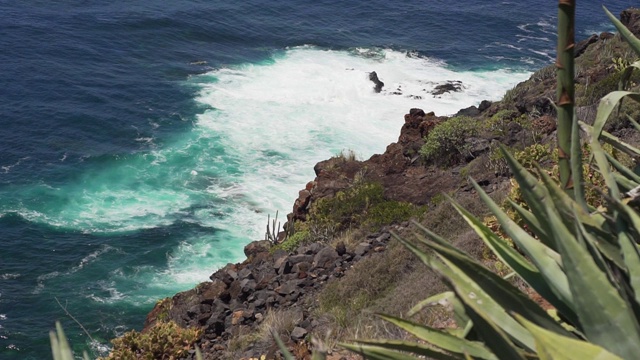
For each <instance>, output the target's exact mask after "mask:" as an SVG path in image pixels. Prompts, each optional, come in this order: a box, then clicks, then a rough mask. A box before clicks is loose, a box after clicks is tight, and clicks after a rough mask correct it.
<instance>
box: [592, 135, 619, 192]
mask: <svg viewBox="0 0 640 360" xmlns="http://www.w3.org/2000/svg"><path fill="white" fill-rule="evenodd" d="M591 153H592V154H593V156H594V158H595V159H596V163H597V164H598V170H600V174H601V175H602V177H603V178H604V181H605V183H606V184H607V188H608V189H609V195H611V196H612V197H614V198H616V199H619V198H620V189H618V184H617V183H616V180H615V178H614V177H613V175H612V172H611V170H609V162H608V161H607V157H606V155H605V152H604V150H603V149H602V146H600V142H598V140H597V139H596V138H592V139H591Z"/></svg>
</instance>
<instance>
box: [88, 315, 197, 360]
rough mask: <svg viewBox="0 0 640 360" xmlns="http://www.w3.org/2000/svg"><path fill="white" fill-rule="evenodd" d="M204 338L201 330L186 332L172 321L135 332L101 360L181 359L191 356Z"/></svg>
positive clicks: (127, 334)
mask: <svg viewBox="0 0 640 360" xmlns="http://www.w3.org/2000/svg"><path fill="white" fill-rule="evenodd" d="M201 335H202V330H201V329H197V328H190V329H184V328H181V327H180V326H178V324H176V323H175V322H173V321H169V322H158V323H156V324H155V325H154V326H153V327H152V328H151V329H149V330H148V331H147V332H144V333H139V332H137V331H134V330H133V331H129V332H127V333H125V334H124V335H122V336H121V337H119V338H116V339H114V340H112V341H111V342H112V344H113V349H112V350H111V353H109V356H107V357H106V358H99V359H98V360H120V359H149V360H155V359H162V360H165V359H166V360H173V359H181V358H184V357H186V356H187V355H189V351H191V350H193V349H194V345H195V343H196V341H198V339H200V336H201Z"/></svg>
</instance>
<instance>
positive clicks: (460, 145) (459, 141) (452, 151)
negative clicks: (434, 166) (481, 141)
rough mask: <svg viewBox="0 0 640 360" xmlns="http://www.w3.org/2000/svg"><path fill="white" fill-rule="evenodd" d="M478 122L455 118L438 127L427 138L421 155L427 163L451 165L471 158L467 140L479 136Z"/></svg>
mask: <svg viewBox="0 0 640 360" xmlns="http://www.w3.org/2000/svg"><path fill="white" fill-rule="evenodd" d="M477 126H478V125H477V121H476V120H474V119H472V118H469V117H466V116H458V117H453V118H451V119H449V120H447V121H445V122H442V123H440V124H438V125H436V126H435V127H434V128H433V130H431V131H430V132H429V134H428V135H427V136H426V138H425V144H424V145H423V146H422V148H421V149H420V154H421V155H422V156H423V157H424V159H425V160H426V161H437V162H440V163H450V162H453V161H456V160H459V159H461V158H462V159H464V158H466V157H468V156H470V155H471V154H470V152H469V144H468V143H467V141H466V139H468V138H469V137H473V136H476V135H477V134H478V129H477Z"/></svg>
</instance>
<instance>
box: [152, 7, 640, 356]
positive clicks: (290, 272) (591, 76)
mask: <svg viewBox="0 0 640 360" xmlns="http://www.w3.org/2000/svg"><path fill="white" fill-rule="evenodd" d="M621 18H622V20H623V22H624V23H625V24H626V25H627V26H628V27H629V28H630V29H631V30H632V31H633V32H634V33H636V35H640V10H636V9H631V10H625V11H624V12H623V13H622V15H621ZM605 50H606V51H607V54H608V55H607V56H609V57H607V58H603V57H602V55H601V54H602V53H603V51H605ZM626 51H627V49H626V45H625V44H624V43H622V42H621V40H620V39H619V38H618V37H617V36H614V35H613V34H608V33H603V34H600V35H594V36H592V37H590V38H589V39H586V40H584V41H582V42H580V43H579V44H578V45H577V47H576V57H577V58H576V63H577V68H578V70H577V72H578V74H577V77H576V82H577V87H576V89H577V91H576V92H577V98H578V99H577V101H578V103H579V105H580V106H579V108H578V115H579V117H580V118H581V119H582V120H586V121H589V120H590V119H592V117H593V116H594V114H595V112H594V104H596V103H597V101H598V100H599V98H600V97H601V96H602V95H604V94H606V92H608V91H611V90H613V88H612V87H613V86H614V85H616V84H617V80H616V76H618V75H617V74H618V72H617V70H616V69H615V67H614V66H612V59H611V57H613V58H616V57H623V56H628V53H627V52H626ZM554 75H555V72H554V69H553V66H550V67H548V68H545V69H541V70H540V71H538V72H536V73H535V74H534V75H533V76H532V77H531V78H530V79H529V80H527V81H526V82H523V83H521V84H519V85H518V86H516V87H515V88H514V89H513V90H511V91H509V92H508V93H507V94H506V95H505V97H504V99H503V100H502V101H500V102H496V103H493V104H491V103H489V102H483V103H482V104H481V105H480V106H479V107H470V108H467V109H463V110H461V111H460V112H459V113H458V115H465V116H468V121H472V122H474V125H477V127H478V129H480V130H479V131H478V132H477V133H476V134H475V135H473V136H468V137H465V139H464V141H465V142H466V144H468V147H467V148H468V154H467V155H465V156H462V157H459V158H456V160H455V161H449V162H447V163H446V164H443V163H433V162H425V160H424V159H423V158H422V157H421V156H420V154H419V151H420V149H421V148H422V146H423V145H424V142H425V140H424V138H425V136H426V135H427V134H429V132H430V131H432V130H433V128H434V127H435V126H436V125H438V124H440V123H443V122H445V121H447V120H448V118H447V117H441V116H440V117H439V116H436V115H435V114H433V113H425V112H424V111H422V110H421V109H411V110H410V112H409V113H408V114H407V115H405V118H404V120H405V123H404V125H403V126H402V128H401V130H400V135H399V137H398V141H397V142H395V143H393V144H390V145H389V146H387V148H386V151H385V152H384V153H383V154H380V155H374V156H372V157H371V158H370V159H368V160H365V161H356V160H354V159H348V158H345V157H335V158H332V159H328V160H325V161H322V162H320V163H318V164H317V165H316V166H315V167H314V170H315V174H316V178H315V179H314V180H313V181H311V182H309V183H308V184H307V186H306V187H305V188H304V189H302V190H301V191H300V193H299V197H298V199H296V201H295V203H294V206H293V211H292V213H291V214H289V215H288V221H289V222H290V223H291V222H300V223H301V222H305V221H307V220H309V218H310V216H313V215H311V214H310V209H311V208H312V207H313V204H315V203H316V202H318V201H319V200H320V199H325V198H330V197H333V196H335V195H336V194H337V193H338V192H340V191H343V190H345V189H348V188H350V187H351V186H352V184H353V183H354V182H355V181H356V180H357V179H360V180H362V179H364V180H365V181H367V182H370V183H377V184H381V185H382V187H383V189H384V197H385V198H386V199H389V200H394V201H400V202H408V203H412V204H416V205H424V206H426V207H428V208H429V209H430V210H429V211H430V212H429V213H428V215H427V218H431V219H429V220H426V222H427V223H428V225H429V226H432V225H433V224H439V222H442V221H445V222H447V221H450V222H451V224H450V225H451V227H452V228H455V229H450V230H448V231H449V234H441V235H444V236H446V235H452V236H455V239H454V240H452V241H454V242H455V243H457V244H460V246H462V247H464V246H467V248H468V249H467V250H468V251H469V252H472V253H475V254H476V256H481V249H479V247H478V243H477V242H474V241H477V239H474V238H472V237H468V236H467V235H468V233H466V232H464V231H463V230H460V229H459V228H460V226H458V223H456V222H455V221H453V220H450V219H449V218H448V217H447V216H449V215H447V214H449V213H447V212H446V209H445V207H444V205H440V204H439V202H436V201H435V199H436V197H437V196H439V194H442V193H445V194H450V195H452V196H454V197H456V198H458V199H463V201H467V204H471V205H470V206H472V207H473V206H474V205H473V204H474V203H473V201H476V200H474V199H475V198H474V197H473V191H472V188H471V187H470V186H469V184H468V183H467V181H466V180H465V179H466V177H467V176H472V177H473V178H474V179H475V180H476V181H477V182H478V183H479V184H480V185H481V186H483V187H484V188H485V189H486V190H487V192H489V193H492V192H504V191H505V189H507V188H508V187H509V181H508V179H509V177H508V176H509V174H508V172H506V171H505V170H504V169H499V168H497V167H496V166H494V165H495V164H493V163H492V161H493V160H492V158H491V153H492V151H493V150H494V149H495V148H496V146H497V144H498V143H503V144H506V145H508V146H512V147H514V148H522V147H524V146H527V145H529V144H531V143H533V142H542V143H551V142H552V141H553V138H554V135H553V132H554V130H555V114H554V109H553V106H552V104H551V102H550V99H551V98H553V96H554V93H555V76H554ZM612 79H613V80H612ZM614 80H616V81H614ZM504 114H508V115H504ZM496 119H497V120H496ZM522 119H526V124H525V123H523V120H522ZM492 121H493V122H492ZM496 121H499V124H500V126H501V128H500V131H498V132H496V131H494V128H492V127H491V126H488V125H487V124H493V123H494V122H496ZM610 130H611V131H618V132H619V135H623V136H624V134H626V133H627V132H626V131H625V125H624V123H622V124H618V125H616V126H614V127H612V128H610ZM464 199H466V200H464ZM476 202H477V201H476ZM478 211H480V210H478ZM442 214H445V215H442ZM429 221H431V222H429ZM438 221H439V222H438ZM446 225H447V224H445V225H443V226H446ZM408 226H409V224H408V223H402V224H389V225H388V226H385V227H383V228H382V229H381V230H379V231H375V232H371V231H365V230H363V231H355V234H356V235H355V237H356V238H355V239H353V241H352V243H351V244H347V246H345V244H344V243H343V242H338V243H330V242H326V241H324V242H322V241H318V242H310V243H307V244H305V245H302V246H299V247H298V248H297V249H296V250H294V251H292V252H286V251H284V250H282V249H275V248H274V247H273V244H271V243H269V242H266V241H258V242H253V243H251V244H249V245H247V247H245V254H246V256H247V260H246V261H244V262H242V263H240V264H228V265H227V266H225V267H224V268H222V269H220V270H218V271H216V272H215V273H214V274H212V275H211V281H210V282H205V283H202V284H200V285H198V286H197V287H196V288H194V289H192V290H189V291H186V292H182V293H179V294H177V295H175V296H174V297H173V298H171V299H166V300H164V301H162V302H159V303H158V305H156V307H155V308H154V309H153V310H152V312H151V313H150V314H149V315H148V317H147V320H146V322H145V329H148V328H149V327H151V326H153V324H154V323H155V322H156V321H167V320H173V321H176V322H177V323H178V324H179V325H181V326H183V327H193V326H198V327H201V328H203V329H204V334H203V337H202V339H201V341H200V347H201V348H202V349H203V351H204V354H205V359H220V358H236V359H237V358H243V357H244V358H250V357H258V356H259V355H267V358H274V357H275V356H276V354H277V347H276V346H275V344H274V343H273V341H272V340H271V338H270V334H269V331H270V330H273V329H274V327H275V325H273V324H275V323H276V322H277V321H276V320H278V319H277V318H278V317H281V319H280V320H282V321H284V320H287V321H286V324H287V328H288V330H287V332H286V334H287V338H286V339H285V341H286V342H288V343H289V344H295V345H294V347H295V348H296V349H297V351H299V352H298V355H299V357H300V358H304V357H305V356H307V354H308V347H309V346H310V344H309V343H308V342H307V341H306V338H307V335H308V334H312V333H316V334H317V333H318V331H320V330H325V329H326V327H325V326H324V324H323V321H324V320H323V314H322V311H321V310H320V309H321V307H320V306H319V300H318V299H319V297H321V296H322V292H323V291H324V289H325V288H326V287H327V286H331V285H328V284H335V283H339V282H348V281H349V280H348V279H349V278H353V277H355V276H357V275H354V272H357V271H360V272H366V271H371V269H372V266H373V264H376V263H382V264H387V263H388V264H395V263H398V256H400V258H401V259H402V261H404V262H406V264H405V265H403V266H404V267H405V268H403V269H401V270H399V271H398V274H401V275H402V276H405V275H406V276H408V277H409V278H410V277H411V276H421V277H422V278H426V277H429V276H430V275H428V274H426V273H420V271H422V270H420V269H419V268H417V267H415V266H414V265H413V263H411V260H409V258H408V257H403V256H405V255H398V254H399V253H398V251H399V250H397V249H394V248H393V246H392V245H393V243H391V242H390V239H391V235H390V231H391V230H395V231H399V232H402V231H404V230H405V229H406V228H407V227H408ZM465 236H466V237H465ZM465 244H467V245H465ZM392 252H393V254H394V255H393V256H396V257H393V256H391V255H389V254H391V253H392ZM362 264H367V265H366V266H364V265H362ZM380 271H384V270H380ZM390 272H391V271H390ZM416 274H417V275H416ZM368 275H372V274H368ZM360 277H364V276H360ZM371 277H372V278H373V277H374V276H371ZM401 278H402V277H400V275H398V277H396V278H393V279H392V280H390V281H391V282H392V283H391V284H388V286H387V288H385V289H392V288H393V286H396V285H397V284H399V283H400V281H401V280H399V279H401ZM402 279H404V280H406V277H404V278H402ZM404 280H403V281H404ZM371 281H374V280H371ZM394 281H395V282H396V283H393V282H394ZM421 281H424V280H421ZM435 282H436V280H434V282H433V284H435ZM354 283H355V282H354ZM430 284H431V283H430ZM433 284H432V285H429V286H433V288H434V289H435V288H437V285H433ZM402 286H404V285H398V288H402ZM385 291H387V290H385ZM407 291H408V290H407ZM434 291H435V290H434ZM345 296H346V295H345ZM383 297H384V294H382V295H380V297H379V299H383ZM405 300H406V302H407V303H409V302H410V301H412V298H410V297H409V296H408V297H407V298H406V299H405ZM344 301H346V302H348V301H350V299H348V298H345V299H344ZM380 301H382V300H380ZM378 305H379V304H378ZM408 305H409V306H410V305H411V304H408ZM372 308H373V309H374V310H380V309H382V310H384V311H387V310H388V309H387V308H384V307H380V306H378V307H372ZM392 311H393V310H392ZM282 321H281V322H280V323H282ZM445 326H446V325H445ZM143 331H144V330H143ZM320 336H321V337H322V334H320Z"/></svg>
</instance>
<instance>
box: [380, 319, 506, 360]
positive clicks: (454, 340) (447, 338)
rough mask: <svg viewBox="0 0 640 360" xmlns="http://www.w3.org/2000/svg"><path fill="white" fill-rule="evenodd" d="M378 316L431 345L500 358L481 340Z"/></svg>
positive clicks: (474, 354) (463, 352) (447, 349)
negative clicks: (468, 338) (473, 339)
mask: <svg viewBox="0 0 640 360" xmlns="http://www.w3.org/2000/svg"><path fill="white" fill-rule="evenodd" d="M378 316H380V317H381V318H383V319H384V320H386V321H388V322H390V323H392V324H394V325H396V326H397V327H399V328H402V329H404V330H405V331H407V332H409V333H410V334H412V335H414V336H415V337H417V338H418V339H421V340H424V341H426V342H428V343H430V344H431V345H435V346H437V347H439V348H441V349H443V350H446V351H448V352H453V353H458V354H460V355H464V354H469V355H471V356H473V357H476V358H480V359H487V360H491V359H495V360H497V359H498V358H497V357H496V356H495V355H494V354H493V353H491V352H490V351H489V350H488V349H487V348H486V347H485V346H484V344H482V343H481V342H477V341H469V340H466V339H461V338H458V337H455V336H453V335H450V334H448V333H445V332H442V331H440V330H436V329H433V328H430V327H428V326H424V325H420V324H417V323H414V322H411V321H407V320H403V319H400V318H397V317H394V316H389V315H378Z"/></svg>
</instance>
